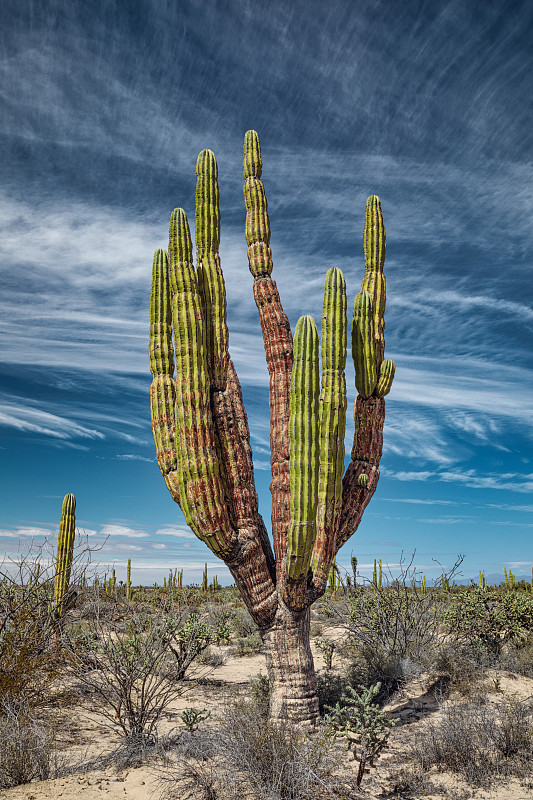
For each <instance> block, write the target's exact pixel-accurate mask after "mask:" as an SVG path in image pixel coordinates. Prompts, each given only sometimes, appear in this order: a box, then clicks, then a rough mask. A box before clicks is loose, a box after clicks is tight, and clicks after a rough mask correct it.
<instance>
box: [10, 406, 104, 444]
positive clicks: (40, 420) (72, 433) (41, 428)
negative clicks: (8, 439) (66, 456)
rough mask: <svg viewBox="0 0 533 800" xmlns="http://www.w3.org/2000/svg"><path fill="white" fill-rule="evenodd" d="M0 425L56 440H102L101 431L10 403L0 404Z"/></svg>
mask: <svg viewBox="0 0 533 800" xmlns="http://www.w3.org/2000/svg"><path fill="white" fill-rule="evenodd" d="M0 425H4V426H6V427H10V428H16V429H17V430H20V431H23V432H29V433H37V434H41V435H43V436H53V437H54V438H56V439H72V438H82V439H104V438H105V436H104V434H103V433H102V432H101V431H98V430H94V429H91V428H86V427H84V426H83V425H79V424H78V423H77V422H74V421H73V420H70V419H67V418H66V417H61V416H58V415H57V414H51V413H49V412H48V411H41V410H40V409H38V408H30V407H27V406H25V405H16V404H14V403H13V404H12V403H1V404H0Z"/></svg>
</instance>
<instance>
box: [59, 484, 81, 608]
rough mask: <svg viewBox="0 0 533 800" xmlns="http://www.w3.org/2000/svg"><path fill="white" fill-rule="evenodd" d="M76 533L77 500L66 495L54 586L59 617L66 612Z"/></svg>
mask: <svg viewBox="0 0 533 800" xmlns="http://www.w3.org/2000/svg"><path fill="white" fill-rule="evenodd" d="M75 533H76V498H75V497H74V495H73V494H66V495H65V497H64V499H63V507H62V509H61V520H60V522H59V533H58V536H57V555H56V569H55V586H54V608H55V613H56V615H57V616H58V617H61V616H62V615H63V614H64V613H65V610H66V607H67V603H68V588H69V583H70V572H71V570H72V559H73V556H74V537H75Z"/></svg>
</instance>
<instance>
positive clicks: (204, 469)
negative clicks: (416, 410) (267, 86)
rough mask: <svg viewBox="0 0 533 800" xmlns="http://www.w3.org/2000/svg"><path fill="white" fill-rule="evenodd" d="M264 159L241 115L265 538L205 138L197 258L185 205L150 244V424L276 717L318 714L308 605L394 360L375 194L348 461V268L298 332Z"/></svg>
mask: <svg viewBox="0 0 533 800" xmlns="http://www.w3.org/2000/svg"><path fill="white" fill-rule="evenodd" d="M261 168H262V164H261V152H260V147H259V139H258V137H257V134H256V133H255V131H248V133H247V134H246V137H245V141H244V179H245V183H244V200H245V206H246V226H245V234H246V241H247V243H248V262H249V267H250V272H251V273H252V275H253V278H254V284H253V292H254V298H255V301H256V305H257V308H258V310H259V318H260V322H261V328H262V331H263V339H264V344H265V351H266V360H267V366H268V371H269V391H270V446H271V471H272V482H271V493H272V538H273V548H272V547H271V544H270V540H269V537H268V534H267V532H266V529H265V525H264V523H263V520H262V518H261V516H260V514H259V511H258V500H257V492H256V489H255V483H254V475H253V466H252V452H251V448H250V434H249V430H248V422H247V418H246V412H245V410H244V406H243V402H242V395H241V388H240V384H239V380H238V378H237V374H236V372H235V369H234V367H233V364H232V362H231V360H230V357H229V351H228V328H227V325H226V295H225V286H224V279H223V275H222V271H221V267H220V257H219V254H218V246H219V241H220V213H219V195H218V185H217V164H216V160H215V156H214V155H213V153H212V152H211V151H210V150H203V151H202V152H201V153H200V155H199V157H198V162H197V165H196V174H197V190H196V216H195V232H196V268H195V267H194V265H193V252H192V250H193V248H192V242H191V236H190V232H189V225H188V222H187V217H186V215H185V212H184V211H183V210H182V209H175V210H174V211H173V212H172V215H171V219H170V234H169V249H168V253H167V252H166V251H165V250H157V251H156V253H155V255H154V262H153V279H152V293H151V304H150V306H151V313H150V348H149V353H150V367H151V371H152V374H153V382H152V385H151V389H150V399H151V411H152V428H153V433H154V440H155V444H156V452H157V460H158V464H159V467H160V470H161V472H162V474H163V477H164V479H165V483H166V485H167V487H168V489H169V491H170V493H171V495H172V497H173V499H174V500H175V501H176V502H177V503H178V504H179V506H180V507H181V509H182V511H183V513H184V515H185V519H186V521H187V524H188V525H189V526H190V527H191V529H192V530H193V531H194V533H195V534H196V536H197V537H198V538H199V539H201V540H202V541H203V542H205V544H206V545H207V546H208V547H209V548H210V549H211V551H212V552H213V553H214V554H215V555H216V556H218V557H219V558H221V559H223V561H224V562H225V563H226V564H227V566H228V567H229V569H230V572H231V574H232V575H233V578H234V580H235V583H236V585H237V586H238V588H239V590H240V592H241V594H242V596H243V599H244V601H245V603H246V605H247V607H248V609H249V611H250V614H251V615H252V617H253V619H254V620H255V621H256V623H257V624H258V626H259V629H260V631H261V635H262V637H263V641H264V643H265V646H266V652H267V662H268V668H269V673H270V677H271V679H272V684H273V693H272V700H271V716H272V718H273V719H274V720H280V719H283V718H287V717H288V718H289V719H291V720H293V721H295V722H302V723H311V724H313V723H314V722H315V721H316V719H317V716H318V702H317V695H316V678H315V673H314V667H313V659H312V655H311V649H310V646H309V619H310V606H311V604H312V603H313V602H314V601H315V600H316V599H317V598H318V597H320V596H321V595H322V594H323V593H324V591H325V589H326V585H327V580H328V574H329V571H330V568H331V565H332V563H333V562H334V559H335V555H336V553H337V552H338V550H339V548H340V547H342V545H343V544H344V543H345V542H346V541H347V540H348V539H349V538H350V536H351V535H352V534H353V533H354V531H355V530H356V528H357V526H358V525H359V522H360V520H361V516H362V514H363V511H364V509H365V508H366V506H367V505H368V503H369V501H370V499H371V497H372V495H373V493H374V491H375V489H376V485H377V481H378V477H379V472H378V466H379V461H380V458H381V453H382V448H383V422H384V418H385V401H384V396H385V395H386V394H387V393H388V392H389V390H390V388H391V384H392V380H393V377H394V364H393V362H392V361H389V360H386V359H384V327H385V325H384V311H385V278H384V275H383V262H384V258H385V229H384V227H383V217H382V213H381V205H380V201H379V198H378V197H375V196H372V197H370V198H369V200H368V203H367V209H366V218H365V227H364V253H365V265H366V272H365V275H364V277H363V282H362V287H361V291H360V292H359V294H358V295H357V296H356V298H355V302H354V312H353V324H352V354H353V359H354V363H355V370H356V387H357V390H358V396H357V399H356V403H355V435H354V443H353V448H352V457H351V461H350V463H349V466H348V468H347V470H346V471H345V470H344V434H345V417H346V384H345V378H344V367H345V361H346V347H347V322H346V285H345V280H344V277H343V275H342V273H341V271H340V270H339V269H336V268H332V269H330V270H329V271H328V273H327V275H326V281H325V290H324V307H323V314H322V325H321V336H320V343H319V335H318V330H317V327H316V325H315V323H314V321H313V319H312V318H311V317H309V316H305V317H302V318H301V319H300V320H299V321H298V324H297V326H296V330H295V337H294V343H293V338H292V334H291V329H290V325H289V321H288V319H287V317H286V315H285V313H284V311H283V308H282V305H281V301H280V297H279V293H278V290H277V287H276V284H275V282H274V280H273V279H272V277H271V273H272V254H271V250H270V223H269V219H268V213H267V202H266V197H265V191H264V187H263V183H262V182H261ZM320 367H321V370H322V375H321V376H320Z"/></svg>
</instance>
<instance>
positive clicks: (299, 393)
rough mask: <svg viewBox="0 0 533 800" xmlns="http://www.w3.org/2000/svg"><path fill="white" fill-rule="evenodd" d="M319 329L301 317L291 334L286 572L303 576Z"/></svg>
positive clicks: (310, 513) (314, 480) (311, 534)
mask: <svg viewBox="0 0 533 800" xmlns="http://www.w3.org/2000/svg"><path fill="white" fill-rule="evenodd" d="M318 396H319V388H318V331H317V329H316V325H315V323H314V320H313V318H312V317H310V316H304V317H301V318H300V319H299V320H298V323H297V325H296V330H295V334H294V364H293V368H292V376H291V396H290V418H289V453H290V460H289V474H290V497H291V504H290V510H291V520H290V526H289V534H288V547H287V574H288V577H289V579H291V580H292V581H296V580H298V579H300V578H306V577H307V572H308V570H309V565H310V561H311V554H312V549H313V545H314V542H315V537H316V507H317V499H318V466H319V460H318Z"/></svg>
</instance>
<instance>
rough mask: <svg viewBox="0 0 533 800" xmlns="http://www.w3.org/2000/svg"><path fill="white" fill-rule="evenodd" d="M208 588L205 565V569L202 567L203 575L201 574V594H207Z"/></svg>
mask: <svg viewBox="0 0 533 800" xmlns="http://www.w3.org/2000/svg"><path fill="white" fill-rule="evenodd" d="M208 588H209V584H208V582H207V564H206V565H205V567H204V571H203V574H202V591H203V592H207V590H208Z"/></svg>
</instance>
